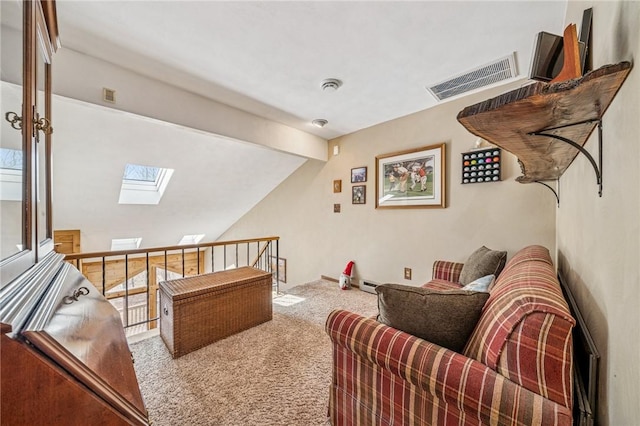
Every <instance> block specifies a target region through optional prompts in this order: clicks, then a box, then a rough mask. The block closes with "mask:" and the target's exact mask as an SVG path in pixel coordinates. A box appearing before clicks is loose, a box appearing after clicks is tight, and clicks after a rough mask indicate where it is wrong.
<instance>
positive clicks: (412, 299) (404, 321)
mask: <svg viewBox="0 0 640 426" xmlns="http://www.w3.org/2000/svg"><path fill="white" fill-rule="evenodd" d="M376 293H378V321H380V322H381V323H383V324H386V325H388V326H390V327H393V328H396V329H398V330H402V331H404V332H406V333H409V334H412V335H414V336H417V337H420V338H421V339H424V340H427V341H429V342H431V343H435V344H437V345H440V346H442V347H445V348H448V349H451V350H453V351H456V352H460V351H461V350H462V349H463V348H464V346H465V344H466V342H467V339H468V338H469V336H470V335H471V332H472V331H473V329H474V328H475V326H476V323H477V322H478V319H479V318H480V314H481V312H482V307H483V306H484V304H485V302H486V301H487V299H488V297H489V293H483V292H473V291H464V290H444V291H435V290H431V289H428V288H423V287H413V286H407V285H402V284H382V285H379V286H377V287H376Z"/></svg>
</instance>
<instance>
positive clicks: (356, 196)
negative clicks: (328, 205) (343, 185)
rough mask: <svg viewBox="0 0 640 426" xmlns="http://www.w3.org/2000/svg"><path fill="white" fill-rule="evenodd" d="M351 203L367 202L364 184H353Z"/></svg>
mask: <svg viewBox="0 0 640 426" xmlns="http://www.w3.org/2000/svg"><path fill="white" fill-rule="evenodd" d="M351 204H367V186H366V185H353V186H352V187H351Z"/></svg>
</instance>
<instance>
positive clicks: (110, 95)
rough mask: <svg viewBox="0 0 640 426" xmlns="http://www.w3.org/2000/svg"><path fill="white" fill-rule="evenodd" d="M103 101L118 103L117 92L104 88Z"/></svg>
mask: <svg viewBox="0 0 640 426" xmlns="http://www.w3.org/2000/svg"><path fill="white" fill-rule="evenodd" d="M102 100H104V101H105V102H111V103H114V104H115V103H116V91H115V90H113V89H107V88H106V87H103V88H102Z"/></svg>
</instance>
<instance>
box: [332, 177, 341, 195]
mask: <svg viewBox="0 0 640 426" xmlns="http://www.w3.org/2000/svg"><path fill="white" fill-rule="evenodd" d="M333 192H342V180H340V179H336V180H334V181H333Z"/></svg>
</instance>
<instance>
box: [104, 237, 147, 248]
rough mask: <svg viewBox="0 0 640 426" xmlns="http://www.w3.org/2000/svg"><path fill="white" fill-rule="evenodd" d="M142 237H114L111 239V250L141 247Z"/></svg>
mask: <svg viewBox="0 0 640 426" xmlns="http://www.w3.org/2000/svg"><path fill="white" fill-rule="evenodd" d="M141 242H142V238H114V239H112V240H111V251H120V250H134V249H137V248H140V243H141Z"/></svg>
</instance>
